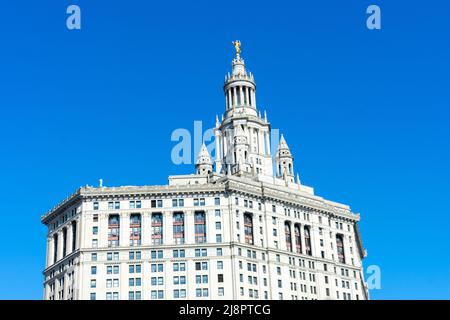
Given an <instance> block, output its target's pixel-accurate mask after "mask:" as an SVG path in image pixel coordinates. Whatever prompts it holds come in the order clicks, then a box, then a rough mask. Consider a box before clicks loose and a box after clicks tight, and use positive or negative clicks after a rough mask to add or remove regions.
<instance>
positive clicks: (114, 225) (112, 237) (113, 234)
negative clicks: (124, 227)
mask: <svg viewBox="0 0 450 320" xmlns="http://www.w3.org/2000/svg"><path fill="white" fill-rule="evenodd" d="M119 237H120V216H119V215H118V214H112V215H110V216H109V217H108V247H117V246H119Z"/></svg>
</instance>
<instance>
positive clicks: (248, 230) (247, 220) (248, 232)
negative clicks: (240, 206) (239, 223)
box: [244, 212, 254, 244]
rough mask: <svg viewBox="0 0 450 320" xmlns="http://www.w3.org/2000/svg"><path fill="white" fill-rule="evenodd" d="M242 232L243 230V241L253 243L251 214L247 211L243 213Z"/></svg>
mask: <svg viewBox="0 0 450 320" xmlns="http://www.w3.org/2000/svg"><path fill="white" fill-rule="evenodd" d="M244 232H245V243H247V244H254V239H253V215H252V214H251V213H248V212H246V213H244Z"/></svg>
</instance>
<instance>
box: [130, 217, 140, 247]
mask: <svg viewBox="0 0 450 320" xmlns="http://www.w3.org/2000/svg"><path fill="white" fill-rule="evenodd" d="M141 241H142V226H141V215H140V214H139V213H133V214H131V215H130V246H140V245H141Z"/></svg>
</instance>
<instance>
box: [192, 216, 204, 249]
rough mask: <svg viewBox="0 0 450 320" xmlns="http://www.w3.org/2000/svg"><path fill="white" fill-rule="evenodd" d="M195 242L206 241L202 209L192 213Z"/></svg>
mask: <svg viewBox="0 0 450 320" xmlns="http://www.w3.org/2000/svg"><path fill="white" fill-rule="evenodd" d="M194 225H195V243H205V242H206V220H205V213H204V212H203V211H196V212H195V214H194Z"/></svg>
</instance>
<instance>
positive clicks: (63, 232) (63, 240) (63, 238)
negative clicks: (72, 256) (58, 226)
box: [62, 228, 67, 258]
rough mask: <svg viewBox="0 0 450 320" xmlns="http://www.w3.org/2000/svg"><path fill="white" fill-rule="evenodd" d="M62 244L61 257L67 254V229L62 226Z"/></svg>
mask: <svg viewBox="0 0 450 320" xmlns="http://www.w3.org/2000/svg"><path fill="white" fill-rule="evenodd" d="M62 242H63V243H62V245H63V254H62V255H63V258H64V257H65V256H66V254H67V229H66V228H64V229H63V231H62Z"/></svg>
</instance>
